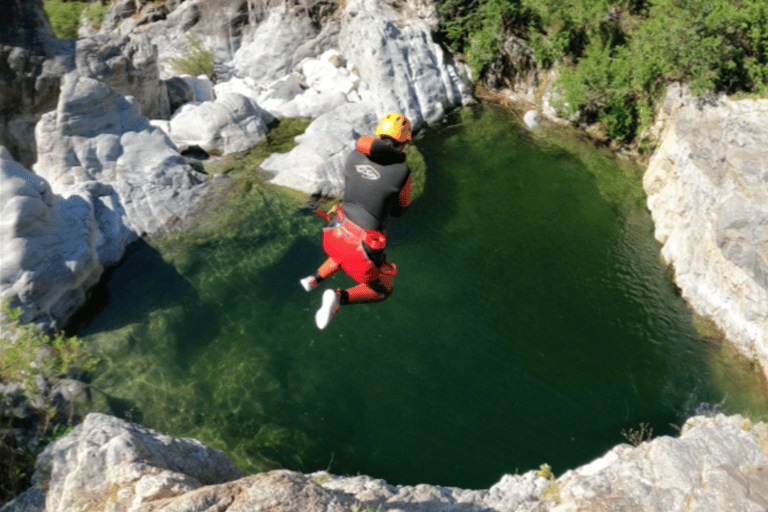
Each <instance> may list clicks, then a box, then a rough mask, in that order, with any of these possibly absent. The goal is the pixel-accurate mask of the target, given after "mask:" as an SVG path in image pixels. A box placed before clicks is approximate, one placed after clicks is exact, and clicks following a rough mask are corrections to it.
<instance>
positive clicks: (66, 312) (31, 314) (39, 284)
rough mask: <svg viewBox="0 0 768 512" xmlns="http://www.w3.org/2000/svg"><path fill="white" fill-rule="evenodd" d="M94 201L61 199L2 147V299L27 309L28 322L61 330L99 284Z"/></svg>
mask: <svg viewBox="0 0 768 512" xmlns="http://www.w3.org/2000/svg"><path fill="white" fill-rule="evenodd" d="M93 201H94V198H93V196H92V195H91V194H90V193H89V192H88V191H87V190H84V189H79V190H71V191H68V193H66V194H65V195H62V196H57V195H55V194H54V193H53V191H52V190H51V187H50V186H49V185H48V182H46V180H44V179H43V178H42V177H40V176H38V175H35V174H33V173H31V172H30V171H28V170H27V169H25V168H24V167H23V166H22V165H21V164H19V163H18V162H16V161H14V160H13V159H12V158H11V155H10V153H9V152H8V151H7V150H6V149H5V148H3V147H2V146H0V205H1V206H0V208H1V210H0V219H2V222H0V246H2V260H0V263H1V264H0V296H2V297H11V298H15V299H16V301H17V304H14V305H19V304H21V305H23V306H24V315H23V317H22V320H23V321H25V322H29V321H33V320H34V321H36V323H38V324H39V325H41V326H43V327H53V328H55V327H56V326H57V320H58V319H66V318H69V316H71V315H72V313H74V311H75V310H76V309H77V308H78V307H79V306H80V305H82V304H83V302H85V295H86V291H87V290H88V289H89V288H90V287H92V286H94V285H95V284H96V283H97V282H98V281H99V278H100V277H101V274H102V272H103V270H104V269H103V267H102V265H101V262H100V261H99V258H98V255H97V252H96V251H97V244H98V239H99V236H98V230H97V228H96V222H95V219H94V214H93ZM59 327H60V325H59Z"/></svg>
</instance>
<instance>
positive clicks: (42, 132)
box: [0, 0, 471, 330]
mask: <svg viewBox="0 0 768 512" xmlns="http://www.w3.org/2000/svg"><path fill="white" fill-rule="evenodd" d="M41 5H42V4H41V2H39V1H36V2H32V3H24V2H18V1H13V2H11V3H10V7H8V8H7V14H8V16H10V18H8V19H3V24H2V25H0V37H1V39H0V45H3V46H0V71H2V73H0V80H2V81H0V115H2V118H1V119H0V146H4V147H5V150H3V151H2V152H0V165H2V169H3V171H4V172H3V173H2V174H0V181H3V190H4V194H6V195H7V197H6V199H7V201H5V202H4V204H3V205H0V208H2V210H0V215H1V216H2V226H3V229H2V230H0V242H2V243H3V245H4V247H9V248H10V249H9V250H7V251H4V257H3V259H2V267H1V268H0V298H3V299H10V300H11V302H12V305H13V306H14V307H15V306H20V307H22V309H23V310H24V314H23V316H22V320H23V321H34V322H35V323H36V324H37V325H38V326H39V327H41V328H45V329H51V330H55V329H57V328H61V326H62V325H64V324H65V323H66V321H67V319H68V318H69V317H70V316H71V315H72V314H73V313H74V312H75V311H76V310H77V309H78V308H79V307H80V306H82V304H83V303H84V300H85V297H86V296H87V293H88V289H89V288H90V287H92V286H93V285H94V284H95V283H96V282H97V281H98V279H99V277H100V275H101V273H102V271H103V268H104V267H108V266H110V265H114V264H116V263H117V262H118V261H119V260H120V258H121V257H122V255H123V253H124V251H125V248H126V247H127V245H128V243H130V242H131V241H133V240H135V239H136V238H138V237H139V236H145V235H146V236H162V235H163V234H164V233H167V232H168V231H169V230H170V229H173V228H175V227H176V226H178V225H180V224H182V223H183V222H184V220H185V219H186V218H187V217H189V216H190V215H191V214H192V213H193V212H195V211H197V210H198V208H199V207H200V205H201V204H203V203H204V200H205V198H206V197H207V194H208V193H209V190H208V189H209V188H210V184H211V183H212V180H210V179H209V177H207V176H204V175H201V174H199V173H197V172H195V170H194V169H193V168H192V167H191V166H190V165H189V164H187V162H186V161H185V159H184V158H182V156H181V154H180V152H184V151H185V150H187V149H188V148H195V149H196V150H198V151H199V150H201V149H202V150H204V151H207V152H208V153H210V154H214V155H219V154H227V153H231V152H237V151H244V150H247V149H249V148H251V147H253V146H255V145H256V144H258V143H259V142H260V141H261V140H263V139H264V138H265V137H266V134H267V131H268V124H269V123H270V122H271V121H273V120H274V119H275V118H276V117H282V116H291V115H294V116H309V117H313V118H315V121H314V122H313V123H312V125H311V126H310V127H309V129H308V130H307V132H306V133H305V134H304V135H303V136H302V137H300V138H299V139H298V140H297V142H299V146H298V147H297V148H296V149H295V150H293V151H292V152H290V153H288V154H286V155H279V156H277V155H276V156H274V157H273V158H270V159H269V160H268V161H267V162H265V163H264V165H263V168H264V170H266V171H268V172H270V173H271V174H272V175H274V182H275V183H278V184H282V185H286V186H290V187H292V188H295V189H298V190H302V191H305V192H308V193H312V194H315V193H319V194H339V193H340V192H341V187H342V180H343V172H342V166H343V159H344V157H345V155H346V153H347V152H348V151H350V150H352V149H353V148H354V143H355V141H356V140H357V138H358V137H359V136H360V135H363V134H365V133H369V132H370V131H371V130H372V129H373V127H374V126H375V123H376V121H377V119H378V118H379V117H381V116H383V115H385V114H386V113H387V112H389V111H404V112H405V113H407V114H408V115H409V116H410V117H411V119H412V121H413V123H414V125H416V126H422V125H424V124H425V123H431V122H435V121H437V120H439V119H440V118H441V117H442V116H443V115H444V113H445V112H446V111H447V110H448V109H450V108H452V107H454V106H457V105H461V104H463V103H466V102H468V101H470V100H471V94H470V93H471V83H470V82H469V80H468V78H467V76H466V73H465V71H464V70H463V68H462V67H461V66H460V65H458V64H457V63H454V62H453V61H452V59H451V58H450V56H449V55H447V54H445V53H443V51H442V49H441V48H440V47H439V46H437V45H436V44H435V43H434V42H432V39H431V36H430V32H429V26H430V22H429V20H430V19H431V18H430V16H434V14H433V13H434V10H433V8H432V6H431V4H429V3H428V2H420V1H416V0H414V1H412V2H410V3H408V2H402V3H401V2H390V3H383V4H382V3H379V2H372V1H368V0H353V1H350V2H347V3H346V4H345V6H343V8H338V9H337V7H336V6H335V5H334V9H337V11H334V10H330V7H329V4H328V3H327V2H321V1H311V2H304V3H300V4H296V3H295V2H290V1H274V2H264V3H261V4H259V6H258V9H257V8H256V6H255V5H254V4H253V3H252V2H248V1H246V0H226V1H217V2H207V1H206V2H204V1H202V0H186V1H173V2H166V3H162V4H155V3H148V2H133V1H132V0H131V1H117V2H113V3H112V4H111V8H110V10H109V12H108V14H107V18H106V21H105V23H104V24H103V25H102V27H101V29H100V30H99V33H96V34H83V35H84V37H82V38H79V39H77V40H70V41H58V40H56V39H55V38H54V37H53V36H52V34H51V30H50V25H49V24H48V22H47V19H46V18H45V14H44V12H43V11H42V8H41ZM5 6H6V4H3V7H4V8H5ZM334 13H335V14H334ZM14 20H15V21H14ZM188 33H195V34H198V36H199V37H200V38H202V39H203V40H204V41H205V44H206V45H209V46H210V47H211V49H212V51H214V53H215V56H216V69H217V73H218V74H219V83H218V84H216V87H215V88H214V87H212V86H211V83H210V81H209V80H208V78H207V77H204V76H201V77H197V78H195V77H190V76H180V77H175V76H172V75H171V74H169V73H170V72H169V69H168V66H167V65H166V64H167V61H168V59H169V58H171V57H174V56H179V54H180V53H181V52H183V50H182V49H180V48H184V47H185V46H187V45H188V44H189V40H188V39H187V34H188ZM214 89H215V90H214ZM189 100H194V101H189ZM262 105H263V106H262ZM172 106H173V110H171V107H172ZM27 169H31V170H33V171H34V175H35V176H31V175H29V174H26V173H25V172H23V171H26V170H27ZM40 178H42V179H43V181H40ZM22 181H24V182H25V183H22ZM6 182H7V185H6ZM219 183H221V180H219ZM33 189H34V190H36V191H37V192H35V193H30V192H29V191H31V190H33ZM6 191H7V192H6ZM8 194H10V195H8ZM41 205H45V206H44V207H43V206H41ZM33 206H34V207H33ZM73 215H74V216H75V217H74V218H70V217H72V216H73ZM62 223H64V224H62ZM32 225H34V226H36V227H35V230H31V229H27V228H28V227H29V226H32ZM63 225H72V226H77V227H78V229H71V230H68V229H64V228H62V226H63ZM49 232H50V233H55V234H56V236H55V237H52V236H48V235H46V234H45V233H49ZM50 261H54V262H57V263H56V264H54V265H48V262H50Z"/></svg>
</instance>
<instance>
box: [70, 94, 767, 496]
mask: <svg viewBox="0 0 768 512" xmlns="http://www.w3.org/2000/svg"><path fill="white" fill-rule="evenodd" d="M417 146H418V147H419V149H420V150H421V153H422V154H423V155H424V158H425V161H426V164H427V174H426V186H425V189H424V193H423V194H422V195H421V196H420V197H419V198H418V200H416V201H415V202H414V204H413V205H412V207H411V209H410V210H409V211H408V212H407V214H406V215H405V216H404V217H402V218H400V219H395V220H393V221H392V222H391V225H390V229H389V237H388V239H389V241H390V246H389V248H388V254H389V259H390V260H391V261H394V262H395V263H396V264H397V265H398V271H399V273H398V275H397V277H396V280H395V291H394V293H393V295H392V297H391V298H390V299H389V300H388V301H385V302H383V303H380V304H373V305H362V306H350V307H348V308H343V309H342V310H341V311H340V313H339V315H338V316H337V318H336V319H334V321H333V322H332V323H331V325H330V326H329V327H328V328H327V329H326V330H325V331H318V330H317V328H316V327H315V326H314V311H315V310H316V309H317V307H318V306H319V302H320V291H315V292H314V293H312V294H307V293H306V292H304V290H303V289H302V288H301V287H300V285H299V283H298V280H299V279H300V278H301V277H303V276H305V275H307V274H309V273H310V272H312V271H313V270H314V269H315V268H316V267H317V265H318V264H319V263H321V262H322V261H323V259H324V255H323V254H322V251H321V244H320V228H321V226H322V222H321V221H320V219H319V218H318V217H313V216H311V215H308V214H307V211H306V209H304V208H303V207H304V206H305V202H306V198H303V197H299V196H298V195H297V194H295V193H286V192H285V191H283V190H282V189H279V188H277V187H273V186H255V187H253V188H251V189H250V190H249V191H245V189H243V191H241V193H240V194H238V195H237V196H236V197H237V199H231V200H230V203H226V202H224V201H219V202H218V206H217V208H216V210H215V213H214V214H212V215H210V216H209V217H207V218H206V220H205V221H204V222H202V223H201V225H200V226H198V228H197V229H195V230H192V231H191V232H189V233H188V234H187V235H185V236H183V237H182V238H179V239H175V240H173V241H169V242H166V243H164V244H162V245H159V246H149V245H146V244H137V245H135V246H133V247H132V248H131V251H132V252H131V254H130V255H129V257H128V258H127V259H126V261H125V262H124V263H123V264H122V265H121V266H120V267H118V268H117V269H115V270H114V271H113V272H111V275H110V276H109V279H108V280H107V281H106V282H105V284H104V285H103V286H102V288H101V289H100V291H99V292H98V293H97V297H96V298H95V300H94V302H95V303H102V306H101V307H99V308H98V309H94V310H92V311H91V316H92V317H93V318H92V320H91V321H90V323H89V325H87V327H84V328H83V329H82V330H81V332H80V335H81V336H87V339H88V341H89V342H90V343H91V346H92V347H93V348H94V350H96V351H97V352H98V353H99V354H100V355H101V356H102V358H103V360H102V364H101V366H100V368H99V370H98V371H97V373H96V375H95V378H94V380H93V388H94V389H95V390H97V392H95V393H94V403H95V404H97V405H98V404H100V405H98V406H99V407H101V408H102V409H106V410H109V411H111V412H113V413H115V414H119V415H121V416H123V417H126V418H129V419H132V420H134V421H139V422H141V423H143V424H145V425H147V426H149V427H152V428H156V429H159V430H162V431H164V432H166V433H168V434H172V435H175V436H188V437H195V438H198V439H200V440H202V441H203V442H205V443H207V444H209V445H211V446H213V447H215V448H218V449H221V450H223V451H224V452H226V453H227V454H228V455H229V456H230V457H231V458H232V459H233V460H234V461H235V462H236V463H237V464H238V466H239V467H240V468H241V469H242V470H243V471H244V472H246V473H251V472H256V471H260V470H265V469H271V468H276V467H286V468H290V469H297V470H302V471H313V470H317V469H326V468H328V469H329V470H330V471H331V472H335V473H338V474H357V473H362V474H369V475H372V476H375V477H379V478H384V479H386V480H387V481H388V482H390V483H392V484H415V483H419V482H427V483H432V484H441V485H453V486H459V487H464V488H484V487H488V486H489V485H492V484H493V483H495V482H496V481H497V480H498V479H499V478H500V477H501V475H503V474H504V473H514V472H515V471H519V472H523V471H527V470H529V469H532V468H537V467H538V466H539V465H540V464H542V463H544V462H547V463H549V464H551V465H552V467H553V469H554V470H555V472H556V473H557V474H559V473H561V472H562V471H564V470H566V469H568V468H573V467H575V466H577V465H580V464H583V463H585V462H587V461H589V460H592V459H593V458H595V457H598V456H600V455H602V454H603V453H604V452H605V451H606V450H608V449H609V448H610V447H612V446H613V445H615V444H616V443H619V442H623V441H625V439H624V438H623V437H622V435H621V431H622V430H627V429H629V428H637V427H638V426H639V424H640V423H643V422H647V423H649V424H650V426H651V427H652V428H653V429H654V434H664V433H667V434H674V429H673V428H672V427H671V426H670V423H674V424H677V425H680V424H682V422H683V421H684V419H685V418H686V417H688V416H689V415H691V414H694V413H695V412H697V411H701V410H702V409H710V410H711V409H712V408H714V407H717V408H718V409H719V410H724V411H725V412H745V411H746V410H749V411H751V412H753V413H764V412H765V399H764V395H760V391H759V388H760V383H759V382H758V380H756V379H755V378H754V377H752V376H750V375H749V374H748V372H747V374H744V372H742V374H739V375H740V377H739V378H742V379H743V381H740V384H739V385H738V386H733V385H729V383H731V382H733V379H734V377H733V375H734V373H733V371H732V369H731V367H730V366H729V364H728V361H727V360H723V358H721V357H719V356H718V355H717V354H718V352H719V348H718V346H717V344H715V343H713V342H712V340H710V339H708V338H705V337H703V336H701V335H698V334H697V333H696V331H695V330H694V328H693V327H692V323H691V314H690V312H689V311H688V310H687V308H686V305H685V304H684V302H683V301H682V300H681V299H680V298H679V296H678V294H677V293H676V291H675V288H674V286H673V283H672V280H671V277H670V275H669V274H668V272H667V271H666V270H665V268H664V267H663V265H662V264H661V262H660V259H659V249H660V247H659V245H658V243H657V242H656V241H655V240H654V238H653V224H652V221H651V219H650V215H649V214H648V212H647V211H646V209H645V197H644V195H643V193H642V187H641V184H640V178H639V171H638V169H637V168H635V167H633V166H631V165H628V164H624V163H621V162H619V161H616V160H615V159H614V158H612V157H611V156H610V155H609V154H607V153H603V152H601V151H597V150H595V149H594V148H592V147H591V146H590V145H589V144H586V143H582V142H579V141H577V140H574V139H572V138H570V136H567V135H565V134H554V135H552V134H550V135H546V134H541V135H540V134H531V133H529V132H527V131H526V130H524V129H523V128H522V127H521V126H520V123H519V119H518V117H517V116H515V115H513V114H510V113H507V112H503V111H500V110H497V109H494V108H491V107H485V108H479V107H475V108H466V109H464V110H462V111H461V113H459V114H456V115H454V116H452V117H451V118H450V119H449V120H448V123H447V126H445V127H443V128H439V129H434V130H430V131H428V132H427V133H426V134H424V136H423V137H422V138H420V139H419V140H418V141H417ZM329 284H330V285H332V286H347V285H351V284H352V281H351V280H350V279H349V278H347V277H346V276H343V275H339V276H336V277H334V278H333V279H332V280H331V281H330V283H329Z"/></svg>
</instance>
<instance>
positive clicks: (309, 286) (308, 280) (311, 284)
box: [299, 276, 318, 292]
mask: <svg viewBox="0 0 768 512" xmlns="http://www.w3.org/2000/svg"><path fill="white" fill-rule="evenodd" d="M299 282H300V283H301V286H303V287H304V289H305V290H307V291H308V292H311V291H312V290H314V289H315V288H317V285H318V282H317V279H315V276H307V277H305V278H304V279H300V280H299Z"/></svg>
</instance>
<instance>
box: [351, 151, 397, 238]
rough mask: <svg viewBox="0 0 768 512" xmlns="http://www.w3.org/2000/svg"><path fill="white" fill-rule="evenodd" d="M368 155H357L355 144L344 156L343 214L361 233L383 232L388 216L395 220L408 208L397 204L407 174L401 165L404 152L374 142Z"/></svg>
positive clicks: (358, 153) (359, 152)
mask: <svg viewBox="0 0 768 512" xmlns="http://www.w3.org/2000/svg"><path fill="white" fill-rule="evenodd" d="M361 140H362V139H361ZM369 153H370V155H366V154H365V153H363V152H361V151H360V143H358V149H357V150H355V151H353V152H352V154H351V155H349V157H347V162H346V164H345V166H344V178H345V186H344V202H343V208H344V213H345V215H346V216H347V217H349V220H351V221H352V222H354V223H355V224H357V225H358V226H360V227H361V228H363V229H365V230H369V229H376V230H379V231H385V230H386V227H387V219H388V218H389V216H390V215H391V216H393V217H399V216H401V215H402V214H403V213H405V210H406V208H407V207H408V204H405V205H401V204H400V202H399V197H400V192H401V190H402V189H403V187H404V186H405V185H406V182H407V181H408V178H409V177H410V175H411V171H410V169H408V166H407V165H405V163H404V162H405V153H403V152H402V151H400V150H398V149H397V148H394V147H392V146H391V145H390V144H389V143H388V142H385V141H382V140H379V139H374V140H373V142H372V143H371V144H370V150H369ZM409 192H410V191H409ZM409 199H410V196H409Z"/></svg>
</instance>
